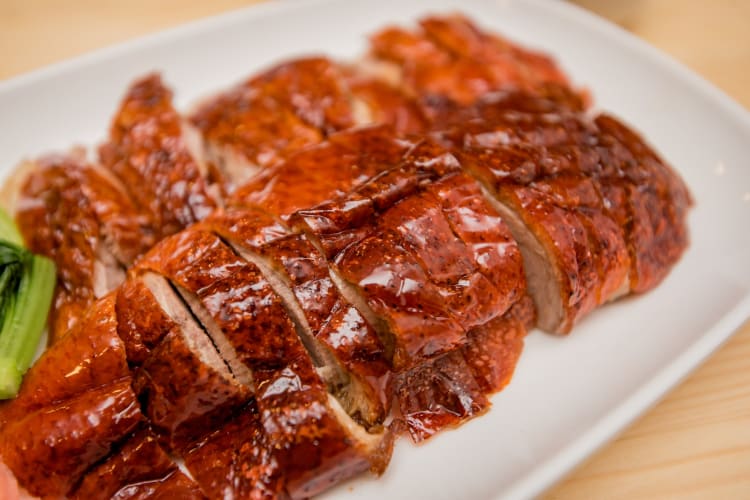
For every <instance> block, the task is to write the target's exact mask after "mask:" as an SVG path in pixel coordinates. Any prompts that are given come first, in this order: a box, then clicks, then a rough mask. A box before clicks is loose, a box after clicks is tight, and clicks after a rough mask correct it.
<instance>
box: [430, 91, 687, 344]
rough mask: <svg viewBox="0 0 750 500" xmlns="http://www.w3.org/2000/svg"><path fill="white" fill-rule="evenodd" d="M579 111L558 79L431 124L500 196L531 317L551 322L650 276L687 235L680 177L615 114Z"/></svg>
mask: <svg viewBox="0 0 750 500" xmlns="http://www.w3.org/2000/svg"><path fill="white" fill-rule="evenodd" d="M579 110H580V106H579V104H578V103H577V102H576V101H575V99H574V98H573V99H571V98H569V93H566V92H565V91H564V90H562V89H557V90H556V91H554V92H553V93H552V94H547V95H545V96H542V97H531V96H528V95H523V94H517V93H508V94H504V95H502V96H495V97H493V98H491V99H487V100H480V101H479V102H477V103H475V105H474V106H473V107H471V108H466V109H464V111H462V112H461V113H460V114H461V115H462V116H463V118H464V119H463V120H459V119H455V121H454V122H453V123H452V124H449V125H448V126H447V129H446V130H445V131H443V132H440V133H438V134H437V135H438V136H440V138H441V139H442V140H443V142H445V143H447V144H448V145H449V146H453V147H454V148H455V149H456V152H457V155H458V157H459V158H460V160H461V162H462V163H463V165H464V167H465V168H467V169H468V170H469V171H471V172H472V173H473V174H474V175H475V176H477V178H479V179H481V180H482V181H483V183H484V185H485V186H486V187H487V188H488V190H489V191H490V192H492V194H493V195H494V196H495V198H496V199H497V200H498V202H499V208H500V209H501V210H502V211H503V215H505V216H506V220H507V221H508V222H509V224H510V225H511V228H512V229H513V231H514V236H515V238H516V239H517V240H518V241H519V242H520V244H521V248H522V250H523V251H524V257H525V260H526V264H527V265H526V271H527V275H528V276H527V278H528V281H529V285H530V287H531V289H532V295H534V297H535V300H536V303H537V309H538V314H539V318H538V325H539V326H540V327H541V328H542V329H545V330H548V331H553V332H558V333H567V332H569V331H570V329H571V328H572V326H573V325H574V324H575V323H576V322H577V321H579V320H580V319H581V318H582V317H583V316H585V314H586V313H588V312H589V311H591V310H592V309H593V308H595V307H597V306H599V305H601V304H603V303H605V302H607V301H609V300H613V299H616V298H618V297H620V296H622V295H623V294H625V293H628V292H629V291H631V292H639V291H643V290H646V289H648V288H649V287H653V286H654V285H655V284H657V283H658V282H659V281H660V280H661V279H662V278H663V277H664V276H665V275H666V272H667V270H668V269H669V268H671V266H672V265H673V264H674V263H675V262H676V261H677V259H678V258H679V256H680V255H681V253H682V251H683V250H684V248H685V247H686V245H687V232H686V225H685V217H686V212H687V208H688V207H689V205H690V197H689V194H688V192H687V189H686V188H685V186H684V184H683V183H682V181H681V180H680V179H679V177H678V176H677V175H675V173H674V172H673V171H672V170H671V168H670V167H669V166H668V165H666V164H665V163H664V162H663V161H662V160H661V159H659V158H658V156H656V154H655V153H654V152H653V151H652V150H651V149H650V148H649V147H648V146H647V145H646V144H645V142H644V141H643V140H642V139H641V138H640V137H638V136H637V135H636V134H634V133H633V132H632V131H630V129H628V128H627V127H626V126H625V125H624V124H622V123H621V122H619V121H617V120H615V119H614V118H611V117H608V116H606V115H601V116H599V117H596V118H595V119H594V120H591V119H590V118H588V117H586V116H585V115H584V114H582V113H580V112H579ZM459 122H460V124H459ZM646 207H648V208H646ZM655 261H656V262H658V264H656V265H654V263H655Z"/></svg>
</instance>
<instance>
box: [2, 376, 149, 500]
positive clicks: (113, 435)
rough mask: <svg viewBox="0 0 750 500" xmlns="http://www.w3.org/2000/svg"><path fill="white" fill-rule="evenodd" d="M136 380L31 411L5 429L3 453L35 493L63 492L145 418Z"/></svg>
mask: <svg viewBox="0 0 750 500" xmlns="http://www.w3.org/2000/svg"><path fill="white" fill-rule="evenodd" d="M142 418H143V417H142V415H141V411H140V409H139V404H138V400H137V399H136V396H135V393H134V392H133V390H132V389H131V388H130V380H129V379H125V380H123V381H120V382H115V383H113V384H110V385H106V386H103V387H99V388H97V389H92V390H89V391H87V392H84V393H82V394H79V395H77V396H74V397H72V398H70V399H67V400H65V401H62V402H59V403H56V404H52V405H48V406H45V407H43V408H40V409H38V410H34V411H32V412H28V413H26V414H25V415H24V416H23V417H22V418H20V419H17V420H14V421H13V422H10V423H8V424H7V425H4V426H3V428H2V431H0V456H2V457H3V462H4V463H5V464H6V465H7V466H8V467H9V468H10V469H11V470H12V471H13V474H14V475H15V476H16V478H17V479H18V482H19V484H21V485H22V486H23V487H24V488H26V489H27V490H28V491H29V492H30V493H31V494H33V495H39V496H44V495H49V496H62V495H65V494H67V493H68V492H69V491H70V490H71V488H72V487H73V486H75V485H76V483H77V482H78V480H79V479H80V478H81V476H82V475H83V473H84V472H85V471H86V470H87V469H88V468H89V467H91V466H92V465H94V464H95V463H97V462H98V461H99V460H101V459H102V458H104V457H106V456H107V455H108V454H109V453H110V451H111V450H112V447H113V446H114V445H115V444H116V443H117V442H119V441H121V440H122V439H124V438H125V437H126V436H127V435H128V434H129V433H130V432H131V431H133V429H135V427H136V426H137V425H138V424H139V423H140V422H141V419H142Z"/></svg>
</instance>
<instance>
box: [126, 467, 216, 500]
mask: <svg viewBox="0 0 750 500" xmlns="http://www.w3.org/2000/svg"><path fill="white" fill-rule="evenodd" d="M115 498H116V499H117V500H119V499H120V498H122V499H123V500H124V499H128V500H146V499H148V500H172V499H174V498H179V499H180V500H206V498H207V497H206V496H205V495H204V494H203V492H202V491H201V490H200V488H199V487H198V484H197V483H196V482H195V481H193V480H192V479H190V478H189V477H187V476H186V475H185V474H183V473H182V472H181V471H175V472H173V473H172V474H170V475H169V476H168V477H166V478H164V479H159V480H156V481H151V482H150V483H140V484H138V485H135V486H134V487H133V488H132V489H130V490H126V491H125V492H124V494H123V495H121V496H120V497H119V498H118V497H115Z"/></svg>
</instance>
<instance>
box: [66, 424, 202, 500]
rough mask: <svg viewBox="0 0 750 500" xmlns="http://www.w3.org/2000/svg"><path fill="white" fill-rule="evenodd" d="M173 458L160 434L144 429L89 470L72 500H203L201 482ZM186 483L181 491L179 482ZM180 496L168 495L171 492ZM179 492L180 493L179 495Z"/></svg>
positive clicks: (73, 494)
mask: <svg viewBox="0 0 750 500" xmlns="http://www.w3.org/2000/svg"><path fill="white" fill-rule="evenodd" d="M180 475H182V476H184V474H182V472H180V470H179V469H178V467H177V464H176V463H175V462H174V460H172V458H171V457H170V456H169V455H168V454H167V453H166V452H165V451H164V449H162V447H161V446H160V445H159V443H158V441H157V439H156V437H155V436H154V435H153V434H152V433H151V431H149V430H148V429H147V428H142V429H140V430H138V431H136V432H135V433H133V435H132V436H130V437H129V438H128V440H127V441H126V442H125V443H124V444H123V445H122V446H121V447H120V449H119V450H118V451H117V452H116V453H115V454H113V455H111V456H110V457H109V458H108V459H107V460H105V461H104V462H102V463H100V464H99V465H97V466H96V467H94V468H92V469H91V470H89V471H88V473H87V474H86V476H85V477H84V478H83V480H82V481H81V483H80V484H79V485H78V487H76V489H75V491H74V492H73V493H72V494H71V495H69V496H70V498H71V499H72V500H91V499H97V498H101V499H109V498H113V499H118V500H126V499H135V498H159V497H160V496H161V498H180V499H183V498H185V499H192V498H195V499H203V498H205V497H204V496H203V494H202V493H200V491H199V490H198V486H197V484H195V483H194V482H193V481H192V480H191V479H189V478H187V477H184V478H183V479H178V480H176V479H177V478H176V477H175V476H180ZM178 481H179V482H182V483H183V484H182V486H181V487H180V489H179V490H176V489H175V486H177V484H175V483H177V482H178ZM166 490H169V493H170V494H174V495H177V496H167V491H166ZM178 492H179V494H178Z"/></svg>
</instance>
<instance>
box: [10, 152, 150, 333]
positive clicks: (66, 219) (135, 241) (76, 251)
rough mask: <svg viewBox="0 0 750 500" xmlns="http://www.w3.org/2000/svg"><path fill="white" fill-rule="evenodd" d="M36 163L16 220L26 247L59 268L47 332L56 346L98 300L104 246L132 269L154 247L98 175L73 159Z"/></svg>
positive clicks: (122, 198) (121, 196) (124, 200)
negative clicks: (97, 269)
mask: <svg viewBox="0 0 750 500" xmlns="http://www.w3.org/2000/svg"><path fill="white" fill-rule="evenodd" d="M36 163H37V168H36V169H35V170H34V171H33V172H32V173H31V174H30V175H29V176H28V178H27V179H26V182H25V183H24V185H23V187H22V189H21V192H20V194H19V201H18V205H17V207H16V210H17V212H16V221H17V223H18V227H19V229H20V231H21V233H22V235H23V237H24V240H25V242H26V245H27V246H28V248H29V249H31V250H32V251H33V252H35V253H39V254H42V255H45V256H47V257H49V258H51V259H52V260H53V261H54V262H55V264H56V265H57V273H58V286H57V289H56V291H55V297H54V302H53V306H52V310H51V313H50V330H49V334H50V342H54V341H55V340H56V339H58V338H60V337H61V336H63V335H64V334H65V333H66V332H67V331H68V330H69V329H70V328H72V327H73V325H74V324H75V323H76V321H77V320H78V319H79V318H81V317H82V316H83V314H84V312H85V310H86V309H87V308H88V307H89V306H90V305H91V304H92V303H93V302H94V300H96V298H97V297H96V294H95V278H96V276H95V262H96V260H97V258H98V252H99V251H100V249H101V247H103V246H105V245H106V246H107V247H108V248H107V251H109V252H111V253H112V254H113V255H114V256H115V257H116V258H117V259H118V260H119V262H120V264H122V265H129V264H130V263H132V262H133V260H134V259H135V257H136V256H137V255H138V254H139V253H141V252H142V251H143V250H145V249H146V248H148V246H150V245H151V244H152V243H151V240H150V239H149V238H148V236H147V235H146V236H144V235H143V234H142V232H141V224H140V222H141V221H140V219H139V218H138V216H137V213H136V211H135V208H134V207H133V205H132V203H131V202H130V199H129V198H128V197H127V195H126V194H125V193H124V192H122V191H121V190H120V189H119V188H118V187H117V186H116V185H115V184H114V183H113V182H112V181H111V180H110V179H109V178H107V177H105V176H104V175H102V173H101V172H100V171H97V170H96V169H95V168H93V167H91V166H90V165H88V164H86V163H85V162H83V161H82V160H81V159H79V158H78V157H76V156H74V155H70V156H48V157H44V158H41V159H39V160H38V161H37V162H36ZM105 240H106V241H107V242H109V244H105Z"/></svg>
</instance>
